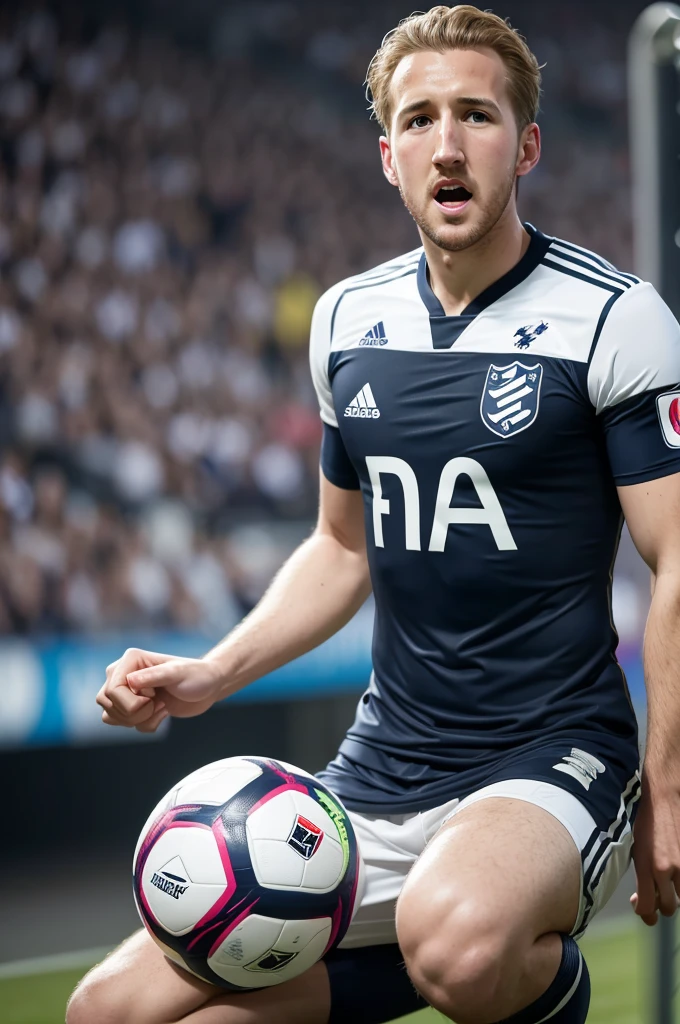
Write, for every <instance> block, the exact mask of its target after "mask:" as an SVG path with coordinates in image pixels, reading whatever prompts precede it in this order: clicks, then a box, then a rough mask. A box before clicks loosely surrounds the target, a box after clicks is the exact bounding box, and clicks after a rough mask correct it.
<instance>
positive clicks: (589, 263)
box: [542, 238, 645, 294]
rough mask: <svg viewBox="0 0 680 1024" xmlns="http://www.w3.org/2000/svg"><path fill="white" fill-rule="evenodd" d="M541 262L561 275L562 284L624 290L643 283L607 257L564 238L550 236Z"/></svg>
mask: <svg viewBox="0 0 680 1024" xmlns="http://www.w3.org/2000/svg"><path fill="white" fill-rule="evenodd" d="M542 264H543V265H544V266H545V267H549V268H550V269H551V270H553V271H555V272H557V273H559V274H561V275H562V277H563V278H564V281H563V284H564V285H565V287H569V286H571V287H573V288H576V289H579V290H580V289H582V288H598V289H600V290H602V291H608V292H610V293H613V294H615V293H617V292H625V291H629V290H631V289H635V288H636V287H637V286H638V285H641V284H644V283H645V282H643V281H641V280H640V278H639V277H636V276H635V274H631V273H629V272H628V271H624V270H620V269H619V268H618V267H617V266H615V265H614V264H613V263H612V262H610V260H608V259H606V258H605V257H604V256H601V255H600V254H599V253H597V252H594V251H593V250H592V249H586V248H585V246H582V245H577V244H576V243H575V242H571V241H568V240H567V239H565V238H552V239H551V241H550V245H549V247H548V249H547V251H546V253H545V256H544V257H543V260H542Z"/></svg>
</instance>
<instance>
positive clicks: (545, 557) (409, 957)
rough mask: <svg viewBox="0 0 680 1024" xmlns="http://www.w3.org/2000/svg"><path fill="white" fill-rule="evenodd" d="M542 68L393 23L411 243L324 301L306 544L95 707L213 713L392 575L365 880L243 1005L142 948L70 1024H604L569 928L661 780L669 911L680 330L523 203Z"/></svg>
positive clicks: (517, 52) (146, 660)
mask: <svg viewBox="0 0 680 1024" xmlns="http://www.w3.org/2000/svg"><path fill="white" fill-rule="evenodd" d="M539 79H540V73H539V69H538V65H537V62H536V60H535V58H534V56H533V55H532V54H531V52H530V51H529V49H528V47H527V46H526V44H525V43H524V41H523V39H522V38H521V37H520V36H518V35H517V34H516V33H515V32H514V31H513V30H511V29H510V28H509V27H508V25H507V24H506V23H505V22H503V21H502V20H501V19H500V18H498V17H496V16H495V15H493V14H490V13H486V12H482V11H479V10H477V9H476V8H474V7H470V6H459V7H454V8H447V7H435V8H433V9H432V10H431V11H429V13H427V14H421V15H413V16H412V17H410V18H408V19H406V21H405V22H402V23H401V24H400V25H399V26H398V27H397V28H396V29H395V30H394V31H393V32H392V33H390V34H389V35H388V36H387V37H386V39H385V40H384V42H383V44H382V46H381V48H380V50H379V51H378V53H377V54H376V56H375V58H374V60H373V61H372V63H371V66H370V69H369V75H368V80H369V85H370V90H371V96H372V99H373V109H374V111H375V114H376V117H377V118H378V120H379V121H380V123H381V125H382V127H383V129H384V135H383V137H382V138H381V139H380V150H381V154H382V165H383V170H384V173H385V176H386V178H387V180H388V181H389V182H390V184H392V185H394V186H395V187H398V188H399V190H400V192H401V195H402V198H403V201H404V204H405V206H406V208H407V210H408V211H409V213H410V214H411V216H412V217H413V219H414V220H415V222H416V225H417V227H418V231H419V233H420V237H421V240H422V247H421V248H419V249H417V250H415V251H414V252H411V253H408V254H407V255H405V256H402V257H399V258H397V259H394V260H392V261H391V262H389V263H386V264H384V265H382V266H380V267H377V268H376V269H374V270H371V271H368V272H367V273H365V274H361V275H359V276H357V277H355V278H352V279H350V280H347V281H343V282H342V283H340V284H338V285H336V286H335V287H333V288H331V290H330V291H329V292H327V293H326V294H325V295H324V296H323V297H322V299H321V300H320V302H319V304H318V307H317V309H316V312H315V315H314V320H313V325H312V340H311V364H312V373H313V377H314V382H315V385H316V389H317V393H318V397H319V402H320V406H321V417H322V420H323V424H324V427H323V430H324V436H323V446H322V455H321V470H322V471H321V503H320V512H319V521H318V525H317V527H316V530H315V532H314V534H313V535H312V536H311V538H310V539H309V540H307V541H306V542H305V543H303V544H302V545H301V546H300V548H299V549H298V550H297V551H296V552H295V553H294V554H293V555H292V557H291V558H290V560H289V561H288V563H287V564H286V566H285V567H284V568H283V569H282V570H281V572H280V573H279V575H278V576H277V578H276V579H275V580H274V582H273V583H272V585H271V587H270V589H269V590H268V592H267V594H266V595H265V597H264V598H263V599H262V601H261V602H260V604H259V605H258V607H257V608H256V609H255V610H254V611H253V612H252V614H251V615H250V616H248V618H247V619H246V620H245V621H244V622H243V623H242V624H241V625H240V626H239V627H237V628H236V629H235V630H234V631H233V632H232V633H231V635H230V636H228V637H227V638H226V639H225V640H224V641H223V642H222V643H221V644H220V645H219V646H218V647H217V648H215V649H214V650H213V651H211V652H210V653H209V654H208V655H207V656H206V657H205V658H203V659H200V660H191V659H181V658H171V657H167V656H164V655H161V654H154V653H151V652H144V651H138V650H130V651H127V652H125V654H124V655H123V657H122V658H121V659H120V660H119V661H118V662H116V663H115V664H114V665H112V666H110V668H109V669H108V672H107V678H106V683H105V685H104V686H103V688H102V690H101V692H100V695H99V697H98V701H99V703H100V704H101V706H102V707H103V709H104V711H103V718H104V721H105V722H108V723H109V724H111V725H123V726H134V727H136V728H138V729H140V730H142V731H153V730H154V729H155V728H156V727H157V726H158V724H159V722H160V721H161V720H162V718H163V717H165V716H166V715H168V714H170V715H176V716H187V715H195V714H199V713H201V712H202V711H204V710H205V709H207V708H209V707H210V706H211V705H212V704H213V703H214V702H215V701H216V700H218V699H221V698H223V697H225V696H228V695H229V694H231V693H233V692H234V691H235V690H238V689H240V688H241V687H243V686H245V685H246V684H248V683H249V682H251V681H252V680H253V679H255V678H257V677H259V676H261V675H263V674H264V673H266V672H269V671H271V670H272V669H274V668H276V667H277V666H279V665H281V664H283V663H284V662H286V661H288V660H290V659H292V658H294V657H297V656H298V655H300V654H302V653H303V652H304V651H307V650H309V649H310V648H311V647H313V646H315V645H316V644H319V643H320V642H321V641H323V640H324V639H326V638H327V637H328V636H330V635H331V634H332V633H334V632H335V631H336V630H338V629H339V628H340V627H341V626H342V625H343V624H344V623H345V622H347V621H348V619H349V618H350V617H351V616H352V614H353V613H354V612H355V611H356V609H357V608H358V607H359V606H360V605H361V603H362V602H363V601H364V600H365V598H366V596H367V595H368V593H369V590H370V589H371V587H372V589H373V593H374V595H375V606H376V616H375V634H374V644H373V664H374V673H373V675H372V677H371V680H370V684H369V686H368V689H367V690H366V692H365V694H364V695H363V696H362V698H361V700H360V701H359V705H358V711H357V716H356V720H355V722H354V724H353V725H352V727H351V729H350V730H349V732H348V734H347V737H346V739H345V741H344V742H343V744H342V746H341V748H340V751H339V753H338V755H337V758H336V759H335V760H334V761H333V762H332V764H330V765H329V766H328V768H327V769H326V770H325V772H323V773H322V778H323V779H324V780H325V781H326V782H327V783H328V784H329V785H330V786H331V787H332V788H333V789H334V790H335V791H336V792H337V794H338V795H339V796H340V797H341V799H342V800H343V801H344V802H345V803H346V804H347V806H348V807H349V808H350V809H351V811H352V818H353V821H354V825H355V828H356V831H357V833H358V836H359V840H360V844H361V848H362V852H363V856H364V859H365V862H366V868H367V874H368V885H367V890H366V895H365V897H364V900H363V902H362V905H361V907H360V909H359V911H358V913H357V916H356V918H355V920H354V922H353V923H352V926H351V927H350V930H349V932H348V934H347V937H346V938H345V940H344V941H343V943H342V946H341V948H340V950H338V951H336V952H335V953H333V954H331V955H330V956H329V957H328V958H327V960H326V962H324V963H319V964H317V965H316V966H315V967H313V968H312V969H311V970H310V971H309V972H308V974H306V975H303V976H302V977H300V978H298V979H296V980H294V981H291V982H288V983H287V984H284V985H281V986H280V987H277V988H274V989H267V990H262V991H259V992H256V993H251V994H245V995H240V994H239V995H234V994H230V993H225V992H219V991H217V990H216V989H214V988H211V986H210V985H208V984H206V983H204V982H202V981H199V980H197V979H196V978H194V977H191V976H189V975H188V974H185V973H183V972H182V970H181V969H180V968H178V967H175V966H174V965H173V964H171V963H169V962H168V961H167V960H166V959H165V958H164V957H163V955H162V953H161V952H160V950H159V949H158V948H157V947H156V946H155V945H154V943H153V942H152V941H151V939H150V938H149V937H148V936H147V935H146V934H145V933H140V934H138V935H136V936H134V937H132V938H131V939H129V940H128V941H127V942H126V943H125V944H124V945H123V946H122V947H121V948H120V949H119V950H118V951H116V952H115V953H113V954H112V955H111V956H110V957H109V958H108V960H106V961H105V963H104V964H103V965H101V966H100V967H98V968H96V969H95V970H94V972H93V973H91V974H90V975H89V977H88V978H87V979H86V980H85V981H84V983H82V985H81V986H80V987H79V989H78V990H77V991H76V994H75V996H74V997H73V999H72V1002H71V1004H70V1008H69V1011H68V1022H69V1024H85V1022H87V1024H91V1022H93V1021H97V1022H98V1024H104V1022H107V1024H108V1022H116V1024H117V1022H120V1024H122V1022H125V1024H137V1022H138V1024H164V1022H169V1021H180V1020H181V1021H189V1022H192V1024H246V1022H248V1024H271V1022H276V1024H288V1022H290V1024H293V1022H294V1024H326V1022H327V1021H331V1022H333V1024H335V1022H346V1021H352V1022H357V1024H358V1022H366V1024H375V1022H379V1021H387V1020H390V1019H391V1018H392V1017H395V1016H398V1015H399V1014H402V1013H406V1012H409V1011H410V1010H413V1009H416V1008H417V1007H418V1006H421V1005H424V1001H426V1002H427V1003H429V1004H431V1005H432V1006H434V1007H436V1008H437V1009H439V1010H440V1011H441V1012H442V1013H444V1014H445V1015H446V1016H448V1017H450V1018H452V1019H453V1020H455V1021H457V1022H458V1024H493V1022H499V1021H506V1022H514V1024H538V1022H539V1021H544V1020H550V1021H551V1022H552V1024H582V1022H583V1021H585V1019H586V1014H587V1009H588V1001H589V980H588V971H587V967H586V965H585V963H584V961H583V958H582V956H581V953H580V952H579V949H578V946H577V945H576V943H575V941H574V938H575V937H577V936H579V935H581V934H582V933H583V931H584V929H585V928H586V926H587V925H588V923H589V922H590V920H591V919H592V917H593V916H594V914H596V913H597V911H598V910H599V909H600V908H601V907H602V906H603V905H604V903H605V902H606V901H607V899H608V898H609V896H610V895H611V893H612V891H613V889H614V887H615V886H616V884H617V882H618V881H619V879H620V878H621V875H622V874H623V872H624V871H625V869H626V867H627V864H628V862H629V858H630V853H631V845H632V827H633V820H634V816H635V811H636V807H637V806H638V801H639V800H640V797H641V796H642V799H641V801H640V803H639V813H638V815H637V822H636V826H635V861H636V869H637V895H636V897H634V902H635V903H636V910H637V913H638V914H639V915H640V916H641V917H642V919H643V920H644V921H646V922H647V923H648V924H652V923H654V921H655V920H656V917H657V913H658V912H659V911H660V912H661V913H663V914H671V913H672V912H673V911H674V909H675V905H676V889H677V888H678V887H679V883H680V838H679V836H680V750H679V743H678V736H680V697H679V696H678V689H677V681H676V675H677V665H678V661H679V659H680V639H679V636H678V621H680V617H679V615H678V612H679V610H680V516H679V512H678V509H680V475H679V474H680V415H679V410H680V385H678V381H680V328H679V327H678V324H677V323H676V322H675V320H674V319H673V317H672V316H671V314H670V312H669V310H668V308H667V307H666V306H665V305H664V303H663V302H662V301H661V299H660V298H659V297H658V295H657V294H656V293H655V291H654V289H653V288H652V287H651V286H650V285H649V284H645V283H643V282H641V281H639V280H638V279H637V278H636V277H633V276H632V275H630V274H627V273H621V272H619V271H618V270H616V269H615V268H614V267H612V266H611V264H609V263H608V262H607V261H606V260H604V259H602V258H601V257H600V256H597V255H595V254H594V253H592V252H588V251H586V250H584V249H582V248H580V247H579V246H576V245H573V244H571V243H570V242H566V241H561V240H559V239H555V238H551V237H548V236H547V235H545V234H542V233H541V232H540V231H538V230H537V229H536V228H534V227H531V226H530V225H523V224H522V223H521V222H520V220H519V219H518V215H517V209H516V194H517V182H518V180H519V178H521V177H523V176H524V175H526V174H528V173H529V172H530V171H531V170H532V168H533V167H535V165H536V163H537V161H538V159H539V152H540V136H539V129H538V127H537V125H536V123H535V120H536V113H537V106H538V98H539ZM584 173H587V167H586V168H584ZM348 215H351V211H348ZM622 513H623V514H624V515H625V517H626V520H627V523H628V527H629V529H630V532H631V534H632V537H633V540H634V541H635V544H636V545H637V547H638V549H639V551H640V553H641V555H642V556H643V558H644V559H645V561H646V562H647V563H648V565H649V566H650V568H651V570H652V572H653V573H654V574H655V589H654V595H653V599H652V605H651V611H650V616H649V622H648V626H647V632H646V641H645V664H646V680H647V688H648V714H649V724H648V745H647V753H646V760H645V767H644V774H643V776H642V783H641V781H640V774H639V764H638V744H637V734H636V723H635V717H634V715H633V710H632V707H631V704H630V700H629V696H628V692H627V689H626V681H625V678H624V676H623V673H622V671H621V669H620V667H619V665H618V664H617V661H616V655H615V649H616V644H617V637H616V632H615V630H614V625H613V622H612V619H611V570H612V565H613V562H614V557H615V554H616V548H617V543H618V539H619V534H620V530H621V524H622ZM395 904H396V912H395ZM403 963H405V965H406V968H407V970H408V977H410V981H409V980H408V977H407V975H406V973H405V972H404V970H403V966H402V965H403ZM411 982H412V983H413V986H414V987H412V986H411Z"/></svg>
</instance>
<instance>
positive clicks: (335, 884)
mask: <svg viewBox="0 0 680 1024" xmlns="http://www.w3.org/2000/svg"><path fill="white" fill-rule="evenodd" d="M133 885H134V895H135V902H136V904H137V910H138V911H139V914H140V916H141V918H142V921H143V922H144V925H145V927H146V928H147V930H148V932H149V933H150V935H151V936H152V938H153V939H154V940H155V941H156V942H157V943H158V945H159V946H160V947H161V949H162V950H163V952H164V953H165V954H166V955H167V956H169V957H170V958H171V959H172V960H174V962H175V963H177V964H179V965H180V967H183V968H185V970H188V971H191V972H192V973H193V974H195V975H196V976H197V977H199V978H202V979H203V980H204V981H209V982H212V984H213V985H218V986H220V987H221V988H226V989H231V990H237V991H243V990H248V989H257V988H264V987H267V986H269V985H279V984H280V983H281V982H284V981H288V980H290V979H291V978H294V977H296V976H297V975H298V974H302V972H303V971H306V970H307V969H308V968H309V967H311V966H312V964H314V963H316V961H317V960H320V959H321V957H322V956H324V955H325V954H326V953H327V952H328V951H329V950H331V949H333V948H334V947H335V946H337V945H338V943H339V942H340V941H341V940H342V938H343V936H344V935H345V932H346V931H347V928H348V927H349V924H350V921H351V920H352V915H353V913H354V910H355V908H356V907H357V906H358V905H359V902H360V900H361V890H362V887H363V869H362V864H361V857H360V854H359V848H358V845H357V840H356V837H355V835H354V831H353V829H352V825H351V822H350V820H349V817H348V815H347V811H346V810H345V809H344V807H343V806H342V804H341V803H340V801H339V800H338V799H337V797H335V796H333V795H332V793H331V792H330V791H329V790H328V789H327V788H326V787H325V786H324V785H322V784H321V783H320V782H318V780H317V779H315V778H314V776H313V775H309V774H307V772H304V771H302V770H301V769H299V768H295V767H293V766H292V765H289V764H286V763H285V762H283V761H274V760H271V759H269V758H263V757H228V758H225V759H224V760H222V761H215V762H214V763H213V764H209V765H206V766H205V767H204V768H199V769H198V771H195V772H193V773H192V774H191V775H187V777H186V778H185V779H182V781H181V782H178V783H177V785H176V786H174V787H173V788H172V789H171V790H170V792H169V793H168V794H167V795H166V796H165V797H163V799H162V800H161V802H160V803H159V804H158V806H157V807H156V808H155V809H154V811H153V813H152V814H151V816H150V818H149V820H148V821H147V823H146V825H145V826H144V828H143V829H142V833H141V835H140V837H139V841H138V843H137V849H136V850H135V857H134V865H133Z"/></svg>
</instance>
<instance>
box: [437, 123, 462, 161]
mask: <svg viewBox="0 0 680 1024" xmlns="http://www.w3.org/2000/svg"><path fill="white" fill-rule="evenodd" d="M464 162H465V153H464V152H463V146H462V138H461V130H460V125H459V124H458V121H457V120H456V118H455V117H453V116H452V115H451V114H450V113H448V112H447V113H445V114H444V116H443V117H442V118H441V120H440V122H439V127H438V132H437V143H436V146H435V151H434V153H433V154H432V163H433V164H435V165H436V164H441V165H443V166H444V167H452V166H453V165H455V164H462V163H464Z"/></svg>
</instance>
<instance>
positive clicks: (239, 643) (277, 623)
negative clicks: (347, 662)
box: [206, 532, 371, 696]
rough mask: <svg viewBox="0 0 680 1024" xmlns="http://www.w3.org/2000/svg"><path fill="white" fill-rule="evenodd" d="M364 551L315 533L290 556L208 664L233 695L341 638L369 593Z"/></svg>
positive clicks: (210, 657) (227, 692)
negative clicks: (334, 637) (212, 664)
mask: <svg viewBox="0 0 680 1024" xmlns="http://www.w3.org/2000/svg"><path fill="white" fill-rule="evenodd" d="M370 589H371V587H370V578H369V575H368V566H367V563H366V554H365V551H363V550H361V551H354V550H351V549H349V548H346V547H345V546H344V545H343V544H341V543H340V542H339V541H338V540H336V539H335V537H333V536H332V535H329V534H325V533H318V532H317V533H314V534H313V535H312V536H311V537H310V538H309V539H308V540H306V541H305V542H304V543H303V544H301V545H300V547H299V548H298V549H297V550H296V551H295V552H294V553H293V554H292V555H291V557H290V558H289V559H288V561H287V562H286V563H285V565H284V566H283V567H282V568H281V570H280V571H279V572H278V574H277V575H276V576H275V578H274V580H273V581H272V583H271V585H270V586H269V588H268V590H267V592H266V593H265V595H264V596H263V597H262V599H261V600H260V602H259V603H258V604H257V605H256V607H255V608H254V609H253V611H252V612H251V613H250V614H249V615H248V616H246V618H245V619H244V620H243V622H241V623H240V624H239V625H238V626H236V628H235V629H234V630H232V632H231V633H230V634H229V635H228V636H227V637H225V639H224V640H223V641H222V642H221V643H220V644H218V645H217V647H214V648H213V649H212V650H211V651H210V652H209V653H208V654H207V655H206V659H208V660H210V661H214V662H217V663H218V664H219V666H220V673H221V675H223V678H224V685H223V695H224V696H228V695H229V694H231V693H234V692H235V691H236V690H240V689H241V688H242V687H244V686H247V685H248V683H251V682H253V680H254V679H258V678H259V677H260V676H262V675H265V674H266V673H267V672H271V671H273V670H274V669H276V668H279V667H280V666H281V665H284V664H286V662H289V661H292V660H293V659H294V658H297V657H299V656H300V655H301V654H304V653H305V652H306V651H310V650H311V649H312V648H313V647H317V646H318V645H319V644H320V643H323V641H324V640H327V639H328V637H330V636H332V635H333V634H334V633H337V631H338V630H339V629H341V628H342V626H344V625H345V623H346V622H348V621H349V620H350V619H351V617H352V616H353V615H354V613H355V612H356V611H357V610H358V609H359V608H360V607H361V605H362V604H363V602H364V601H365V600H366V598H367V597H368V595H369V593H370Z"/></svg>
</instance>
